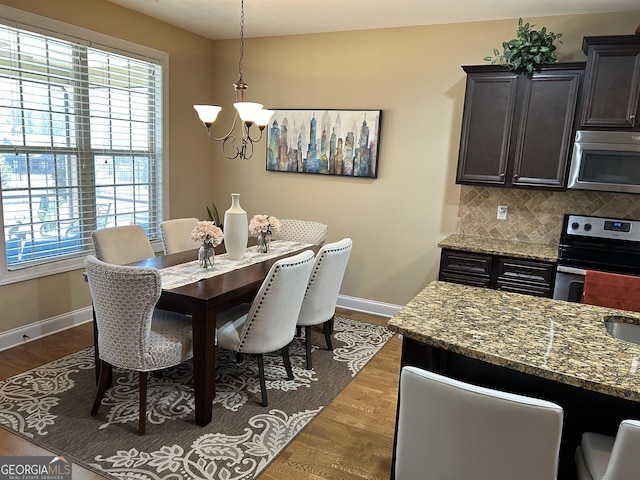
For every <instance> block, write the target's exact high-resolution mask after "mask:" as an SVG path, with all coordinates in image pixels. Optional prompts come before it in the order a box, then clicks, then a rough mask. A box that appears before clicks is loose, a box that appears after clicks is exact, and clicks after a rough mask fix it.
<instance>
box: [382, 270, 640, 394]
mask: <svg viewBox="0 0 640 480" xmlns="http://www.w3.org/2000/svg"><path fill="white" fill-rule="evenodd" d="M607 316H623V317H624V319H625V320H626V323H634V322H638V323H640V313H633V312H626V311H622V310H614V309H610V308H604V307H595V306H591V305H584V304H579V303H571V302H565V301H560V300H552V299H549V298H542V297H533V296H528V295H521V294H517V293H508V292H501V291H498V290H489V289H486V288H476V287H469V286H466V285H459V284H454V283H448V282H438V281H436V282H432V283H431V284H429V285H428V286H427V287H426V288H425V289H424V290H423V291H422V292H420V293H419V294H418V295H417V296H416V297H415V298H414V299H413V300H412V301H411V302H409V303H408V304H407V305H406V306H405V307H404V308H403V309H402V310H401V311H400V312H399V313H398V314H397V315H395V316H394V317H393V318H391V319H390V320H389V322H388V328H389V329H390V330H392V331H394V332H398V333H401V334H403V335H405V336H406V337H409V338H411V339H414V340H417V341H419V342H422V343H425V344H427V345H431V346H434V347H437V348H442V349H445V350H449V351H452V352H455V353H459V354H462V355H465V356H467V357H470V358H474V359H477V360H482V361H485V362H488V363H491V364H494V365H500V366H504V367H507V368H511V369H513V370H516V371H520V372H525V373H529V374H532V375H536V376H539V377H543V378H547V379H550V380H556V381H559V382H562V383H566V384H569V385H573V386H577V387H581V388H585V389H588V390H593V391H597V392H600V393H604V394H607V395H612V396H616V397H621V398H625V399H629V400H633V401H640V371H639V370H640V345H636V344H633V343H628V342H625V341H622V340H618V339H616V338H613V337H611V336H610V335H609V334H608V333H607V331H606V329H605V325H604V318H605V317H607Z"/></svg>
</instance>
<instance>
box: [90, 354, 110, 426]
mask: <svg viewBox="0 0 640 480" xmlns="http://www.w3.org/2000/svg"><path fill="white" fill-rule="evenodd" d="M98 365H99V368H98V370H99V375H98V392H97V393H96V399H95V400H94V401H93V406H92V407H91V415H92V416H96V415H97V414H98V409H99V408H100V404H101V403H102V397H104V392H106V391H107V387H108V386H109V381H110V379H111V369H112V367H111V365H110V364H108V363H107V362H105V361H104V360H100V363H99V364H98Z"/></svg>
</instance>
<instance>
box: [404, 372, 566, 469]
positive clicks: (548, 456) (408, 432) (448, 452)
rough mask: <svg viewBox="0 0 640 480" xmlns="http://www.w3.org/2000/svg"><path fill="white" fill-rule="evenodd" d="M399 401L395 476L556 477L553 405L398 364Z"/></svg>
mask: <svg viewBox="0 0 640 480" xmlns="http://www.w3.org/2000/svg"><path fill="white" fill-rule="evenodd" d="M398 398H399V408H398V420H397V425H396V437H397V440H396V459H395V462H396V464H395V473H396V475H395V478H396V479H397V480H413V479H416V478H425V472H428V474H429V478H451V479H470V478H473V479H480V478H484V479H489V478H490V479H491V480H514V479H516V478H517V479H518V480H541V479H543V478H544V479H547V480H552V479H555V478H557V473H558V462H559V451H560V438H561V434H562V422H563V416H564V412H563V410H562V407H560V406H559V405H556V404H555V403H552V402H549V401H546V400H538V399H535V398H531V397H526V396H523V395H516V394H511V393H506V392H501V391H498V390H493V389H490V388H484V387H478V386H475V385H471V384H468V383H465V382H461V381H459V380H454V379H452V378H448V377H444V376H442V375H438V374H437V373H434V372H430V371H426V370H422V369H419V368H415V367H403V368H402V371H401V374H400V392H399V397H398Z"/></svg>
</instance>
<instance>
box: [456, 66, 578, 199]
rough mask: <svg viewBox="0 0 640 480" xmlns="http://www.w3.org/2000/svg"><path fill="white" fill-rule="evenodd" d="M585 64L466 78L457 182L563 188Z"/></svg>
mask: <svg viewBox="0 0 640 480" xmlns="http://www.w3.org/2000/svg"><path fill="white" fill-rule="evenodd" d="M584 65H585V64H584V63H583V62H573V63H562V64H560V63H556V64H550V65H545V66H544V67H542V68H541V69H540V70H538V71H535V72H534V73H533V74H532V75H527V74H526V73H525V72H514V71H511V70H509V69H508V68H507V67H504V66H500V65H480V66H465V67H463V69H464V71H465V72H466V73H467V83H466V93H465V101H464V112H463V118H462V132H461V137H460V151H459V157H458V171H457V176H456V183H459V184H472V185H494V186H504V187H525V188H536V187H541V188H550V189H563V188H564V186H565V179H566V172H567V163H568V159H569V154H570V151H571V150H570V149H571V145H572V143H573V132H574V123H575V113H576V105H577V99H578V94H579V90H580V86H581V82H582V75H583V72H584Z"/></svg>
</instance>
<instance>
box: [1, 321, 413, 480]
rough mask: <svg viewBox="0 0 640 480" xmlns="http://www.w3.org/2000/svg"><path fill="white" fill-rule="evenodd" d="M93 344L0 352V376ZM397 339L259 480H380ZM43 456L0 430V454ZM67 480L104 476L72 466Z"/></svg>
mask: <svg viewBox="0 0 640 480" xmlns="http://www.w3.org/2000/svg"><path fill="white" fill-rule="evenodd" d="M337 313H338V314H339V315H340V316H343V317H346V318H353V319H356V320H360V321H363V322H369V323H374V324H377V325H385V324H386V323H387V319H386V318H384V317H377V316H374V315H368V314H364V313H360V312H352V311H349V310H343V309H338V311H337ZM92 344H93V327H92V326H91V324H85V325H81V326H78V327H74V328H72V329H69V330H66V331H64V332H60V333H57V334H55V335H51V336H49V337H46V338H43V339H40V340H35V341H33V342H29V343H26V344H24V345H20V346H17V347H14V348H11V349H9V350H5V351H3V352H0V379H4V378H7V377H10V376H13V375H16V374H18V373H20V372H23V371H26V370H29V369H31V368H34V367H37V366H38V365H42V364H43V363H47V362H50V361H52V360H55V359H57V358H60V357H63V356H65V355H68V354H70V353H73V352H76V351H78V350H80V349H82V348H85V347H88V346H90V345H92ZM400 350H401V342H400V340H399V339H398V338H397V336H396V337H394V338H393V339H392V340H391V341H389V342H388V343H387V345H385V347H384V348H383V349H382V350H381V351H380V352H379V353H378V354H377V355H376V356H375V357H374V358H373V359H372V360H371V361H370V362H369V363H368V364H367V365H366V366H365V367H364V368H363V369H362V370H361V371H360V372H359V373H358V374H357V375H356V377H355V378H354V379H353V381H352V382H351V383H350V384H349V385H348V386H347V387H346V388H345V389H344V390H343V391H342V392H341V393H340V394H339V395H338V397H336V398H335V400H334V401H333V402H332V403H331V404H330V405H328V406H327V407H326V408H325V409H324V410H323V411H322V412H321V413H320V414H319V415H318V416H317V417H316V418H315V419H313V421H312V422H311V423H310V424H309V425H308V426H307V427H306V428H305V429H304V430H303V431H302V433H300V434H299V435H298V436H297V437H296V438H295V440H294V441H293V442H291V444H290V445H289V446H288V447H287V448H286V449H285V450H284V451H283V452H282V453H281V454H280V455H279V456H278V457H277V458H276V459H275V460H274V461H273V462H272V463H271V464H270V465H269V466H268V467H267V469H266V470H265V471H264V472H263V473H262V474H261V475H260V476H259V478H260V480H293V479H312V480H315V479H332V480H340V479H369V480H378V479H388V478H389V474H390V471H391V450H392V445H393V433H394V427H395V415H396V400H397V391H398V376H399V369H400ZM50 453H51V452H48V451H47V450H45V449H43V448H41V447H39V446H37V445H35V444H34V443H31V442H29V441H27V440H24V439H22V438H20V437H18V436H17V435H14V434H12V433H10V432H8V431H7V430H5V429H3V428H0V456H7V455H49V454H50ZM72 476H73V479H74V480H85V479H87V480H90V479H94V480H95V479H101V478H104V477H102V476H100V475H98V474H96V473H94V472H92V471H90V470H86V469H84V468H82V467H80V466H78V465H75V464H74V465H73V472H72Z"/></svg>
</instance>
